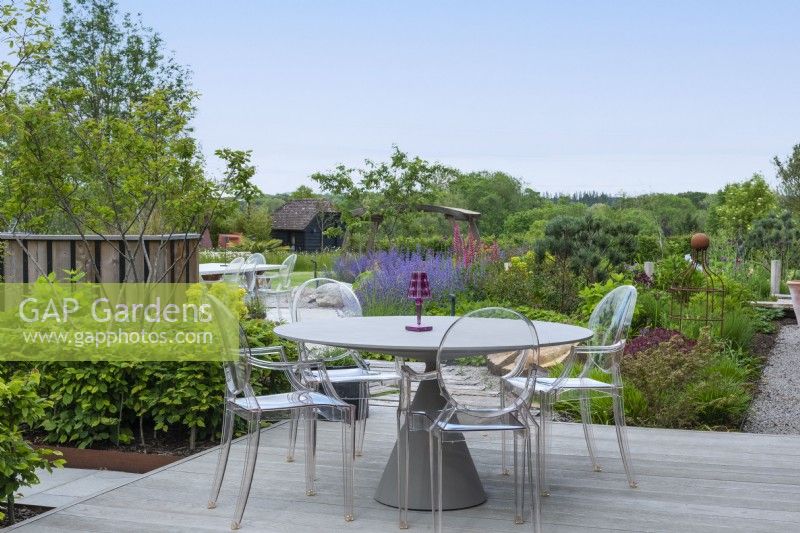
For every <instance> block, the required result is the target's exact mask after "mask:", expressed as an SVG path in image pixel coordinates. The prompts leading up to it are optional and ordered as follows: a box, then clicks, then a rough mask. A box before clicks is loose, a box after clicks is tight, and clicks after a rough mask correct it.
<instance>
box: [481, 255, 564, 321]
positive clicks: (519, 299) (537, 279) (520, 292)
mask: <svg viewBox="0 0 800 533" xmlns="http://www.w3.org/2000/svg"><path fill="white" fill-rule="evenodd" d="M509 263H510V266H509V268H508V270H505V268H504V267H503V265H500V264H497V265H493V266H491V267H489V270H488V271H487V275H486V276H485V277H484V281H483V284H482V285H481V286H480V287H478V288H477V290H478V292H479V293H480V294H481V295H482V297H483V298H485V299H488V300H491V301H496V302H508V303H509V304H511V305H524V306H529V307H542V308H547V309H555V310H558V311H559V312H562V313H570V312H572V310H573V309H574V308H575V305H576V304H577V290H578V285H579V280H578V278H577V276H575V275H574V274H573V273H572V272H571V271H569V270H565V269H558V265H557V264H556V263H555V261H552V260H550V259H549V258H544V259H542V260H540V259H538V258H537V257H536V255H535V254H534V253H533V252H528V253H526V254H525V255H522V256H517V257H512V258H510V260H509Z"/></svg>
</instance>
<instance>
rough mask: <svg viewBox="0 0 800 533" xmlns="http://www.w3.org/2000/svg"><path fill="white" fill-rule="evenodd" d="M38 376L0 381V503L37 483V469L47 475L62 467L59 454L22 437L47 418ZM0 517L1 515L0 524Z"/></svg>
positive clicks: (33, 373)
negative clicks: (20, 489) (36, 445)
mask: <svg viewBox="0 0 800 533" xmlns="http://www.w3.org/2000/svg"><path fill="white" fill-rule="evenodd" d="M39 377H40V376H39V372H37V371H35V370H34V371H30V372H19V373H15V374H14V375H13V376H11V378H10V379H6V378H3V377H0V413H2V416H0V501H3V502H5V501H8V502H9V503H11V504H12V506H13V502H14V494H15V493H16V492H17V491H18V490H19V488H20V487H29V486H31V485H35V484H36V483H38V482H39V478H38V476H37V475H36V469H39V468H41V469H44V470H46V471H48V472H50V471H51V470H52V468H53V467H61V466H62V465H63V464H64V461H63V460H62V459H57V457H58V456H60V455H61V454H60V453H58V452H53V451H51V450H47V449H44V448H38V449H36V448H33V447H32V446H31V445H30V444H29V443H28V442H26V441H25V439H24V437H23V432H24V430H25V429H26V428H30V427H32V426H34V425H35V424H37V423H38V422H39V421H41V420H42V419H44V418H45V417H46V416H47V409H48V407H49V406H50V404H49V402H48V401H47V400H45V399H44V398H42V397H41V396H39V394H38V387H39ZM2 518H3V514H2V513H0V520H2Z"/></svg>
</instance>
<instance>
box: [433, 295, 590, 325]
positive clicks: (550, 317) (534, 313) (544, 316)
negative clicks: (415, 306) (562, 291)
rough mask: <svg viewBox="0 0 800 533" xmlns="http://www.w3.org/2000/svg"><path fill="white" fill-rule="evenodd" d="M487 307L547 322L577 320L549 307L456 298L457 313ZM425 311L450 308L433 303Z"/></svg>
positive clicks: (437, 312) (446, 312)
mask: <svg viewBox="0 0 800 533" xmlns="http://www.w3.org/2000/svg"><path fill="white" fill-rule="evenodd" d="M485 307H505V308H508V309H513V310H514V311H517V312H518V313H520V314H521V315H523V316H526V317H528V318H530V319H531V320H543V321H547V322H560V323H562V324H571V323H574V322H575V321H574V320H573V319H572V318H570V317H569V316H567V315H564V314H562V313H559V312H558V311H551V310H549V309H541V308H537V307H530V306H527V305H515V304H512V303H509V302H506V301H496V300H470V299H469V298H466V297H465V298H457V299H456V315H458V316H461V315H465V314H467V313H469V312H472V311H477V310H478V309H483V308H485ZM425 313H426V314H428V315H431V316H447V315H449V314H450V308H449V307H447V306H445V305H443V304H432V305H429V306H427V307H426V308H425Z"/></svg>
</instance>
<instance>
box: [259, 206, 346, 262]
mask: <svg viewBox="0 0 800 533" xmlns="http://www.w3.org/2000/svg"><path fill="white" fill-rule="evenodd" d="M340 225H341V216H340V213H339V211H337V210H336V209H335V208H334V207H333V204H331V203H330V202H329V201H328V200H325V199H322V198H307V199H303V200H292V201H290V202H287V203H285V204H284V205H283V206H281V207H280V208H279V209H278V210H277V211H275V213H274V214H273V215H272V236H273V238H275V239H280V240H281V241H282V242H283V244H284V245H286V246H290V247H291V248H292V249H293V250H299V251H310V252H315V251H319V250H323V249H325V248H335V247H337V246H341V244H342V238H341V237H340V236H335V237H333V236H326V235H324V234H323V232H324V231H325V230H326V229H328V228H330V227H333V226H340Z"/></svg>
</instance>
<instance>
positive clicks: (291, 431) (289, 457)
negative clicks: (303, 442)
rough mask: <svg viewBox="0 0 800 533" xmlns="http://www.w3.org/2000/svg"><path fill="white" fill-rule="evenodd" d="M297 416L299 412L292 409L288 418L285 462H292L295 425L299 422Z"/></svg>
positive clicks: (295, 444) (295, 433) (295, 432)
mask: <svg viewBox="0 0 800 533" xmlns="http://www.w3.org/2000/svg"><path fill="white" fill-rule="evenodd" d="M299 418H300V417H299V412H298V411H297V410H294V411H292V418H291V419H290V420H289V448H288V451H287V452H286V462H287V463H293V462H294V452H295V448H296V446H297V427H298V426H299V424H300V420H299Z"/></svg>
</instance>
